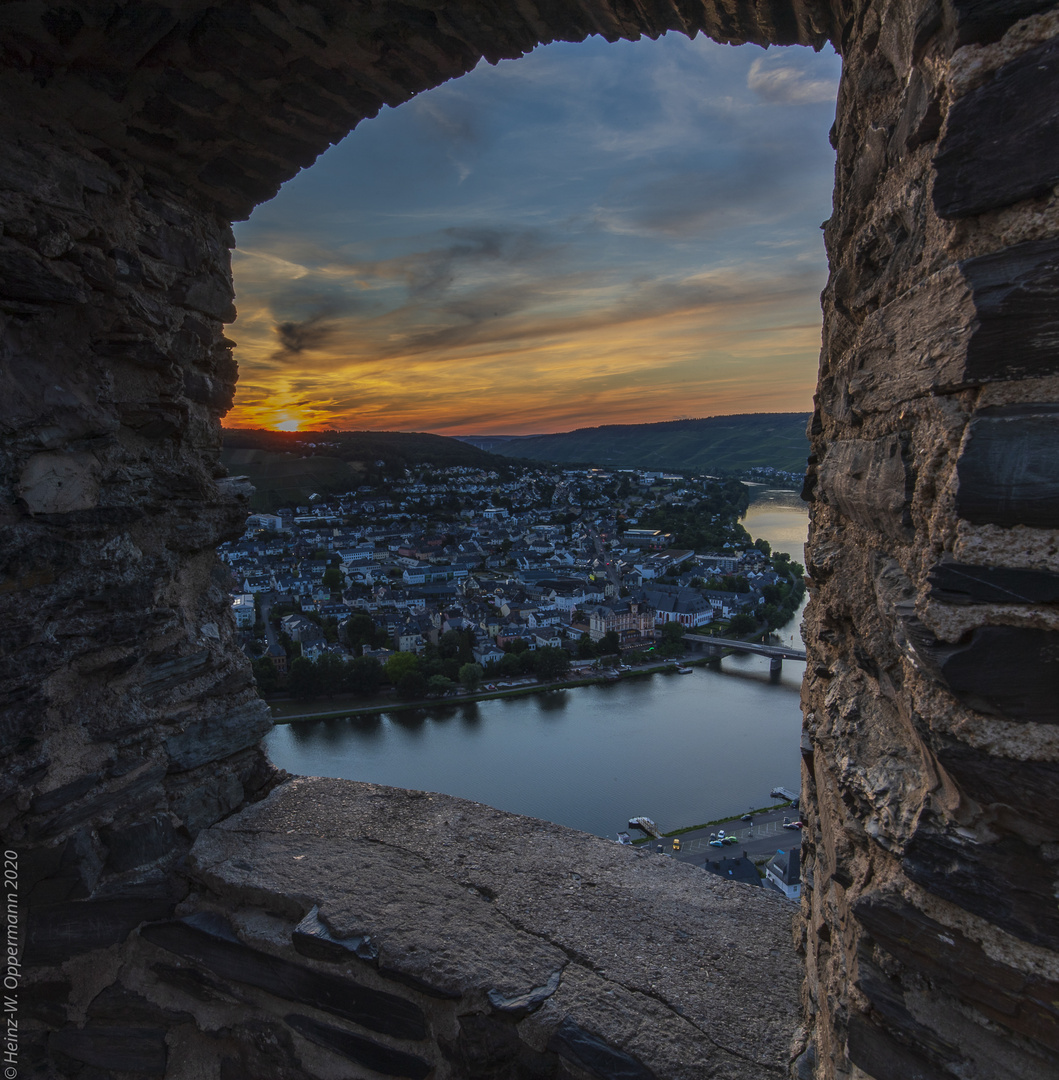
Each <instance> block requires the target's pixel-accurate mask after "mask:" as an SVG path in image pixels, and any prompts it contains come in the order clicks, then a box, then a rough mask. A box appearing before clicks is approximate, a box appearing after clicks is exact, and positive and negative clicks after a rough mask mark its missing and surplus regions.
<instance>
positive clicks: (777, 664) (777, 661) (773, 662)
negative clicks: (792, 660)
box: [769, 656, 783, 675]
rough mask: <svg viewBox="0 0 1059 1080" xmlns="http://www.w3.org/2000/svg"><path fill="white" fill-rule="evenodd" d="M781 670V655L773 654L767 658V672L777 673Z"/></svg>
mask: <svg viewBox="0 0 1059 1080" xmlns="http://www.w3.org/2000/svg"><path fill="white" fill-rule="evenodd" d="M782 670H783V657H782V656H773V657H772V658H771V659H770V660H769V674H770V675H778V674H779V673H780V672H781V671H782Z"/></svg>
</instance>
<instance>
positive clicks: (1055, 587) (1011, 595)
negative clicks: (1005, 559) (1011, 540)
mask: <svg viewBox="0 0 1059 1080" xmlns="http://www.w3.org/2000/svg"><path fill="white" fill-rule="evenodd" d="M928 580H929V582H930V596H931V599H932V600H940V601H941V602H942V603H945V604H1056V603H1059V574H1052V573H1049V572H1048V571H1047V570H1022V569H1016V568H1011V567H1006V566H975V565H973V564H971V563H960V562H955V561H944V562H939V563H938V564H937V565H936V566H935V567H934V568H933V569H932V570H931V571H930V574H929V577H928Z"/></svg>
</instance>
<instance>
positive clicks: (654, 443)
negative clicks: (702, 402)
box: [457, 413, 810, 473]
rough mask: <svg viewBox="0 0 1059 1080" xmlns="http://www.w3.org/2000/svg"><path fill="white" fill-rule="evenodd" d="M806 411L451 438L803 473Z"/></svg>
mask: <svg viewBox="0 0 1059 1080" xmlns="http://www.w3.org/2000/svg"><path fill="white" fill-rule="evenodd" d="M809 415H810V414H809V413H743V414H739V415H736V416H708V417H704V418H702V419H699V420H666V421H662V422H661V423H655V424H606V425H604V426H602V427H591V428H578V429H577V430H576V431H566V432H561V433H559V434H555V435H523V436H505V435H465V436H457V438H459V439H460V440H461V441H463V442H467V443H470V444H471V445H472V446H476V447H478V448H479V449H482V450H489V451H491V452H492V453H494V454H504V455H506V456H508V457H520V458H530V459H531V460H534V461H555V462H559V463H560V464H564V465H599V466H605V467H617V468H629V469H672V470H674V471H678V470H679V471H684V472H712V473H739V472H744V471H745V470H747V469H752V468H754V467H755V466H764V467H771V468H774V469H779V470H782V471H783V472H793V473H803V472H804V471H805V465H806V459H807V458H808V456H809V440H808V437H807V436H806V433H805V429H806V426H807V424H808V422H809Z"/></svg>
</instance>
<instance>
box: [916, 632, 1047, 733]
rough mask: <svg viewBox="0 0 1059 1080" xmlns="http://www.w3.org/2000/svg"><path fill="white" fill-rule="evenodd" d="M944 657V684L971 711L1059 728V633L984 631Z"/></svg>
mask: <svg viewBox="0 0 1059 1080" xmlns="http://www.w3.org/2000/svg"><path fill="white" fill-rule="evenodd" d="M917 651H918V650H917ZM938 655H939V657H940V671H941V677H942V679H943V680H944V681H945V683H946V685H947V686H948V687H949V689H950V690H952V692H953V693H954V694H955V695H956V697H958V698H959V699H960V700H961V701H962V702H963V703H964V704H965V705H968V706H970V708H972V709H976V710H977V711H979V712H985V713H989V714H992V715H995V716H1002V717H1004V718H1005V719H1008V720H1022V721H1030V722H1035V723H1038V724H1059V705H1057V703H1059V631H1055V630H1038V629H1036V628H1033V627H1023V626H981V627H979V628H978V629H977V630H975V631H974V632H973V633H972V634H971V636H970V640H969V641H968V642H967V643H965V644H962V645H957V646H955V647H951V648H944V649H941V650H939V653H938Z"/></svg>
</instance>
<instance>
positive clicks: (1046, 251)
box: [960, 239, 1059, 382]
mask: <svg viewBox="0 0 1059 1080" xmlns="http://www.w3.org/2000/svg"><path fill="white" fill-rule="evenodd" d="M960 272H961V274H962V275H963V278H964V280H965V281H966V282H967V284H968V286H969V287H970V289H971V296H972V301H973V304H974V310H975V319H976V322H975V326H974V328H973V330H972V332H971V336H970V340H969V341H968V344H967V361H966V365H967V366H966V378H967V379H968V380H969V381H972V382H973V381H975V380H980V381H987V380H990V379H1017V378H1025V377H1032V376H1037V375H1050V374H1054V373H1055V372H1056V371H1059V240H1057V239H1051V240H1033V241H1030V242H1028V243H1025V244H1016V245H1014V246H1013V247H1009V248H1004V249H1003V250H1001V251H994V252H991V253H990V254H988V255H982V256H980V257H979V258H976V259H967V260H966V261H965V262H962V263H961V264H960Z"/></svg>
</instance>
